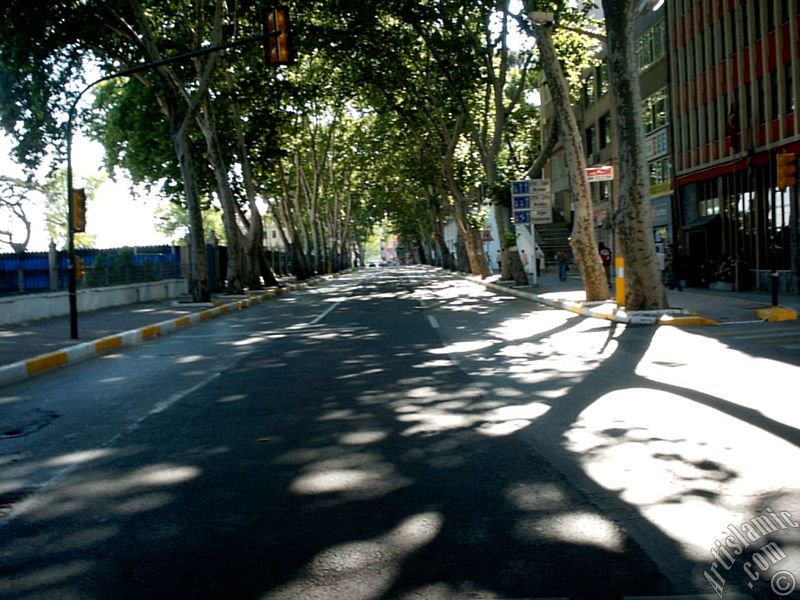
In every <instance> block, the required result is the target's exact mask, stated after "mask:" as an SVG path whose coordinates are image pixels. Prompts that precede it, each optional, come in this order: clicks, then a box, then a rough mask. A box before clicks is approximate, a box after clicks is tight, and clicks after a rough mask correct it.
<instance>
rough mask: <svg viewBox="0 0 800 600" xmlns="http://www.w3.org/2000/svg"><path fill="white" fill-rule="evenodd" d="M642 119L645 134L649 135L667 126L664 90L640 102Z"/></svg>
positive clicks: (665, 93) (665, 94)
mask: <svg viewBox="0 0 800 600" xmlns="http://www.w3.org/2000/svg"><path fill="white" fill-rule="evenodd" d="M642 117H643V118H644V130H645V133H650V132H651V131H654V130H656V129H658V128H659V127H663V126H664V125H666V124H667V92H666V88H662V89H660V90H658V91H657V92H656V93H654V94H653V95H651V96H649V97H647V98H645V99H644V100H643V101H642Z"/></svg>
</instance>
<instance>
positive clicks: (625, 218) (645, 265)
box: [603, 0, 667, 310]
mask: <svg viewBox="0 0 800 600" xmlns="http://www.w3.org/2000/svg"><path fill="white" fill-rule="evenodd" d="M636 4H638V2H634V0H603V11H604V13H605V20H606V33H607V36H608V44H607V45H608V66H609V69H608V70H609V82H610V84H611V89H612V91H613V93H614V97H615V101H616V107H615V110H616V117H617V119H616V120H617V139H618V143H619V178H620V180H619V183H620V185H619V204H618V206H617V208H616V211H615V214H614V221H615V225H616V231H617V239H618V241H619V246H618V253H621V255H622V256H623V257H624V259H625V305H626V306H627V308H628V309H629V310H650V309H659V308H665V307H666V306H667V299H666V291H665V290H664V284H663V282H662V281H661V277H660V271H659V268H658V261H657V258H656V250H655V238H654V236H653V227H652V224H651V221H650V197H649V187H648V183H649V182H648V176H647V161H646V159H645V152H644V125H643V121H642V101H641V100H642V99H641V92H640V90H639V69H638V65H637V61H636V51H635V46H634V40H633V29H632V26H633V20H634V9H635V5H636ZM620 251H621V252H620Z"/></svg>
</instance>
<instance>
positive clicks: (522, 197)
mask: <svg viewBox="0 0 800 600" xmlns="http://www.w3.org/2000/svg"><path fill="white" fill-rule="evenodd" d="M511 208H512V209H513V211H514V223H515V224H516V225H527V226H528V230H529V231H530V233H531V240H532V248H531V252H530V255H529V256H528V261H529V262H530V264H531V265H532V266H533V271H532V273H533V284H534V285H535V284H536V283H537V281H538V273H537V272H536V264H537V261H538V259H537V258H536V227H535V226H536V225H543V224H546V223H552V222H553V208H552V202H551V192H550V180H549V179H522V180H519V181H512V182H511Z"/></svg>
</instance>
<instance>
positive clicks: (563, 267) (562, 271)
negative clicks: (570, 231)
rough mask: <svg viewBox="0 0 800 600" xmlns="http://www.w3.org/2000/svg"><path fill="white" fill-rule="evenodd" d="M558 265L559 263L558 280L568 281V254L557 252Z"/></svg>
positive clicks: (561, 251)
mask: <svg viewBox="0 0 800 600" xmlns="http://www.w3.org/2000/svg"><path fill="white" fill-rule="evenodd" d="M555 258H556V263H558V280H559V281H566V280H567V270H568V269H567V254H566V252H564V251H563V250H559V251H558V252H556V256H555Z"/></svg>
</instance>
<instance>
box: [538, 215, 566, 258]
mask: <svg viewBox="0 0 800 600" xmlns="http://www.w3.org/2000/svg"><path fill="white" fill-rule="evenodd" d="M556 218H558V216H556ZM570 233H571V232H570V229H569V227H568V226H567V224H566V222H564V221H563V220H562V221H554V222H553V223H548V224H546V225H536V227H535V234H536V243H537V244H539V247H540V248H541V249H542V252H544V260H545V264H555V262H556V260H555V256H556V252H558V251H559V250H561V251H562V252H564V254H566V255H567V256H572V248H570V246H569V241H568V240H569V236H570Z"/></svg>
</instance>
